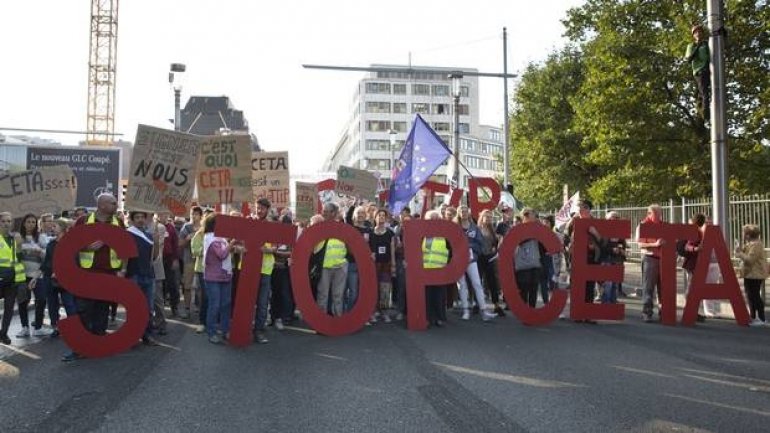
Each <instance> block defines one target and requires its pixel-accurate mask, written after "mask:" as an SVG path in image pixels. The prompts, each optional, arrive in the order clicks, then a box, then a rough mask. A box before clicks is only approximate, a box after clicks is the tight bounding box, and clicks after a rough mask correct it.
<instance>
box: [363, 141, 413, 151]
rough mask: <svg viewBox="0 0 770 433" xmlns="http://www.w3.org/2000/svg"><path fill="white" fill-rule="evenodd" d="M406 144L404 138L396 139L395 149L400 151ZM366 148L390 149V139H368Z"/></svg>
mask: <svg viewBox="0 0 770 433" xmlns="http://www.w3.org/2000/svg"><path fill="white" fill-rule="evenodd" d="M403 146H404V140H396V144H395V146H394V147H393V151H399V150H401V148H402V147H403ZM366 150H386V151H390V140H366Z"/></svg>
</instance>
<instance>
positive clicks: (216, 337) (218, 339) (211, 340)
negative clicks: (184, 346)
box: [209, 334, 222, 344]
mask: <svg viewBox="0 0 770 433" xmlns="http://www.w3.org/2000/svg"><path fill="white" fill-rule="evenodd" d="M209 343H211V344H222V337H220V336H219V334H214V335H212V336H210V337H209Z"/></svg>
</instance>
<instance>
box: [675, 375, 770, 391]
mask: <svg viewBox="0 0 770 433" xmlns="http://www.w3.org/2000/svg"><path fill="white" fill-rule="evenodd" d="M684 377H689V378H691V379H697V380H702V381H704V382H711V383H716V384H719V385H727V386H733V387H736V388H746V389H748V390H749V391H759V392H767V393H770V387H767V386H760V385H752V384H750V383H740V382H729V381H726V380H720V379H714V378H711V377H703V376H696V375H694V374H685V375H684Z"/></svg>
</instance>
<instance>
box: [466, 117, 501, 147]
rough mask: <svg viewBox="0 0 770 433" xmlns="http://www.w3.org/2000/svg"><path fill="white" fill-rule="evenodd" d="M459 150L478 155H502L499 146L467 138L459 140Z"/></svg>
mask: <svg viewBox="0 0 770 433" xmlns="http://www.w3.org/2000/svg"><path fill="white" fill-rule="evenodd" d="M460 126H461V127H462V124H460ZM460 149H462V150H468V151H472V152H480V153H492V154H498V153H503V146H501V145H499V144H492V143H485V142H483V141H477V140H469V139H467V138H461V139H460Z"/></svg>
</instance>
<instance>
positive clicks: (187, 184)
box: [126, 125, 200, 215]
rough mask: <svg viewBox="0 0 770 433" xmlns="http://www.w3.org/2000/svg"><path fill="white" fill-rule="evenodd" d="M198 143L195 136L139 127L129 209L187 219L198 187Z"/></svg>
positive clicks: (129, 194) (131, 174) (131, 178)
mask: <svg viewBox="0 0 770 433" xmlns="http://www.w3.org/2000/svg"><path fill="white" fill-rule="evenodd" d="M199 143H200V138H199V137H196V136H194V135H190V134H184V133H181V132H174V131H168V130H165V129H160V128H154V127H152V126H146V125H139V128H138V130H137V132H136V142H135V143H134V153H133V157H132V158H131V173H130V174H129V178H128V191H127V192H126V208H128V209H130V210H143V211H147V212H171V213H172V214H174V215H185V214H186V213H187V209H188V208H189V207H190V202H191V201H192V197H193V188H194V187H195V177H196V172H197V168H198V152H199V147H200V146H199Z"/></svg>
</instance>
